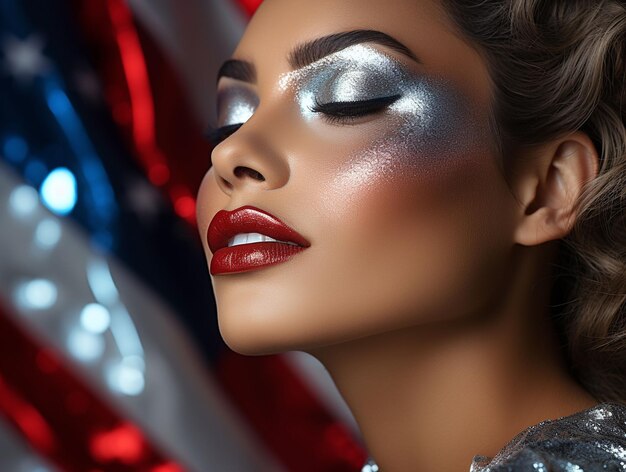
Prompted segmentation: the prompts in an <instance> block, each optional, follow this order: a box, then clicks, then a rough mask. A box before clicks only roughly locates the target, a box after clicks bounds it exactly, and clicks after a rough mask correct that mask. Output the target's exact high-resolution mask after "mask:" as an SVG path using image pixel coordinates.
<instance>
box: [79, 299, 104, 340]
mask: <svg viewBox="0 0 626 472" xmlns="http://www.w3.org/2000/svg"><path fill="white" fill-rule="evenodd" d="M80 324H81V325H82V327H83V328H84V329H85V331H88V332H90V333H94V334H102V333H104V332H105V331H106V330H107V329H109V326H110V325H111V313H110V312H109V310H107V308H106V307H104V306H102V305H100V304H99V303H89V304H87V305H85V307H84V308H83V309H82V311H81V313H80Z"/></svg>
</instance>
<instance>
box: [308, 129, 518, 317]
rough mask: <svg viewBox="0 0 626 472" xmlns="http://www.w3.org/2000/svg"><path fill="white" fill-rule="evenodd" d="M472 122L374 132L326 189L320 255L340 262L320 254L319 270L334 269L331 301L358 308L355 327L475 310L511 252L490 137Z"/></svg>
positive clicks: (501, 184) (503, 192) (502, 192)
mask: <svg viewBox="0 0 626 472" xmlns="http://www.w3.org/2000/svg"><path fill="white" fill-rule="evenodd" d="M485 122H486V120H485ZM470 123H472V121H469V120H468V121H467V122H465V121H463V122H461V121H458V122H457V123H456V124H455V123H452V121H451V120H450V121H447V122H445V123H441V124H440V126H441V127H440V128H438V129H433V128H432V127H431V128H428V129H424V128H420V127H419V126H416V127H415V128H414V129H411V128H409V126H408V125H407V126H405V127H403V126H394V127H391V128H387V129H386V130H385V131H384V132H379V133H378V134H375V133H371V136H372V137H374V139H370V140H363V141H362V146H360V147H359V148H358V151H357V152H352V153H351V154H349V157H348V158H347V159H345V160H344V161H343V162H342V163H341V164H340V165H338V166H337V167H335V169H334V175H333V177H332V178H330V179H329V180H327V181H326V183H325V185H324V187H323V189H322V190H323V191H322V195H323V199H322V205H323V207H324V212H323V213H325V214H326V215H332V216H331V218H329V221H327V222H326V225H325V226H326V228H327V233H328V234H332V235H333V237H332V238H330V240H329V241H328V244H330V245H332V249H331V250H329V251H327V252H326V254H328V255H330V254H334V255H335V256H336V257H338V261H339V263H337V260H335V261H333V260H332V259H331V258H330V257H328V258H327V257H326V256H321V257H322V258H323V261H322V262H321V263H320V266H324V265H327V266H331V265H332V266H333V267H334V271H332V272H331V273H333V274H334V275H333V276H332V277H333V278H334V279H335V280H334V281H333V282H332V284H334V285H336V286H340V287H344V289H342V290H341V291H338V292H337V293H335V296H336V297H338V298H341V297H343V296H347V297H350V298H352V299H357V298H359V297H360V299H361V300H363V306H361V307H359V309H358V310H357V311H358V313H359V315H358V316H359V323H360V324H364V323H366V321H365V319H364V317H366V315H365V314H366V313H368V314H369V315H371V317H372V320H371V322H372V323H373V324H376V323H383V324H386V323H403V322H409V320H413V321H414V320H415V318H414V317H415V316H416V312H422V313H423V314H422V315H421V316H428V315H426V312H430V313H431V314H432V316H441V313H442V311H444V310H446V311H449V312H451V313H452V312H455V313H458V311H459V309H460V307H459V306H456V307H453V306H450V305H446V303H447V302H448V301H449V300H455V299H456V300H463V299H464V300H466V301H467V299H470V298H471V299H473V300H476V301H477V303H478V300H479V298H480V297H479V296H478V295H474V296H473V297H472V296H470V294H471V293H472V292H473V291H476V290H482V291H483V292H485V290H487V288H488V286H489V279H490V278H493V277H495V274H496V269H495V266H494V264H495V263H496V261H497V260H498V258H500V260H502V259H503V255H502V252H500V250H502V251H504V250H506V249H505V248H506V246H507V241H506V237H507V235H506V231H508V229H507V224H506V222H504V221H503V219H506V212H507V211H508V210H507V207H506V204H503V202H505V201H506V198H504V197H505V195H506V186H505V185H504V181H503V180H502V179H501V178H500V175H499V172H498V169H497V166H496V162H495V159H494V156H493V154H492V152H491V150H490V146H489V145H488V144H487V143H488V140H487V139H486V136H487V133H486V132H485V130H483V129H481V128H480V126H478V125H470ZM473 123H481V121H480V120H474V121H473ZM431 124H434V123H433V122H432V121H431ZM413 131H415V132H413ZM329 226H330V227H329ZM329 272H330V271H326V273H327V274H328V273H329ZM345 287H351V288H350V289H347V288H345ZM355 292H359V293H360V295H355ZM453 294H455V295H458V297H456V296H451V295H453ZM464 295H466V296H464ZM335 300H337V298H335ZM467 308H469V307H467ZM390 313H396V314H397V316H400V317H404V318H402V320H404V321H402V320H400V319H398V318H397V317H395V318H394V316H393V315H392V316H390ZM420 319H421V320H422V321H423V320H424V318H420ZM379 328H380V329H382V327H379Z"/></svg>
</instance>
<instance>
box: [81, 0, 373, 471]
mask: <svg viewBox="0 0 626 472" xmlns="http://www.w3.org/2000/svg"><path fill="white" fill-rule="evenodd" d="M102 2H106V4H108V5H112V4H115V7H114V10H115V9H118V8H125V9H127V7H126V6H125V4H124V3H123V2H121V1H120V0H92V1H91V2H81V3H77V5H78V6H79V7H81V8H82V11H81V17H82V18H83V22H84V24H83V27H84V28H85V33H86V34H87V37H88V39H89V40H90V42H91V44H92V47H94V46H93V45H94V44H95V47H94V49H95V50H94V55H93V56H94V57H95V58H103V59H104V61H103V63H101V64H100V65H101V73H102V75H103V77H104V82H105V85H106V89H107V90H109V91H111V90H112V91H113V93H109V100H110V104H111V107H112V110H113V115H114V116H115V115H116V112H115V110H116V108H118V107H120V106H121V107H122V113H121V114H122V115H124V113H128V116H127V118H128V119H129V123H130V124H132V119H133V116H137V115H133V113H132V109H133V107H134V106H136V103H137V102H136V101H135V103H133V101H132V100H131V98H130V92H129V90H130V89H131V88H132V86H131V84H130V82H132V81H135V80H136V81H139V82H141V83H144V85H140V87H143V88H144V90H145V88H146V87H148V85H145V82H146V80H148V79H149V81H150V84H149V85H150V87H151V88H150V90H151V94H153V100H155V101H154V102H153V104H154V111H155V117H154V119H155V123H156V129H157V133H156V136H158V138H159V141H160V143H162V144H161V146H162V148H163V149H167V150H171V151H167V152H164V155H165V158H166V160H167V162H168V165H169V169H170V172H171V179H170V183H168V184H166V187H167V188H168V194H169V196H170V198H171V199H172V202H173V204H174V205H175V207H176V208H177V209H182V210H185V209H187V210H189V211H192V210H193V205H194V204H195V201H194V200H193V198H192V197H191V196H190V195H192V194H195V189H197V184H199V182H200V179H199V177H201V176H202V175H203V174H204V173H205V171H206V170H207V164H206V163H205V164H204V167H203V165H202V163H199V162H198V161H197V160H195V159H194V154H193V152H184V149H185V148H184V146H185V145H186V143H187V142H188V141H192V140H193V139H196V138H198V137H199V136H201V133H200V132H199V131H196V130H195V128H194V126H191V125H189V126H188V124H192V123H191V122H192V120H191V119H190V118H189V117H190V116H191V113H190V111H189V110H187V109H185V107H182V108H181V107H180V104H181V103H184V99H183V97H184V94H182V93H181V91H180V86H179V84H178V81H177V80H176V77H175V74H174V73H173V71H172V69H171V67H170V66H169V64H168V61H167V60H165V59H164V57H163V54H162V52H161V51H160V50H159V48H158V47H156V45H155V42H154V41H152V40H151V39H150V37H149V36H148V35H145V34H144V35H142V34H141V33H142V30H141V29H139V30H138V31H137V35H138V36H137V37H138V38H139V39H140V43H141V44H140V46H141V48H142V49H141V51H140V52H141V55H139V53H138V52H137V51H136V49H135V45H136V44H137V43H136V42H134V40H133V41H132V43H133V45H131V46H130V50H131V51H133V52H131V53H130V54H131V56H132V57H134V58H135V59H134V60H141V61H144V62H145V65H146V70H147V71H148V79H147V78H146V76H145V75H143V73H140V74H135V75H132V74H129V73H128V72H127V69H128V68H127V69H125V68H123V67H121V66H120V62H121V61H122V56H123V55H124V52H123V51H124V49H125V48H127V47H129V46H128V45H125V44H124V43H123V42H121V43H120V41H119V35H118V33H117V32H118V31H119V28H120V27H121V26H123V27H124V28H131V27H132V28H136V25H134V23H133V22H129V21H128V15H130V12H129V11H128V10H127V11H126V13H125V14H124V15H125V16H124V18H125V19H124V22H121V21H117V22H116V20H115V19H112V20H107V16H108V14H109V12H110V11H111V8H110V7H109V8H103V7H102V5H103V3H102ZM258 3H259V2H258V1H257V2H245V5H243V4H242V5H243V6H244V7H245V8H246V9H247V11H249V12H252V10H253V9H254V8H256V6H258ZM106 4H105V5H106ZM157 99H158V100H157ZM168 99H169V100H171V101H172V103H170V107H168V106H167V105H168V103H167V102H166V100H168ZM174 104H177V105H178V108H172V106H173V105H174ZM159 105H160V106H159ZM124 110H126V112H124ZM122 117H123V116H122ZM160 123H161V124H162V126H159V124H160ZM118 124H120V125H122V127H124V122H123V121H120V120H118ZM127 125H128V123H127ZM181 128H183V129H181ZM159 130H162V132H160V131H159ZM168 140H169V141H168ZM135 148H136V149H140V147H139V146H137V144H136V143H135ZM207 154H208V152H207ZM143 162H144V169H146V171H147V172H149V167H148V164H147V163H146V161H143ZM185 166H187V167H185ZM181 169H185V170H189V172H187V173H183V172H181ZM179 176H180V177H179ZM179 214H180V212H179ZM217 364H218V372H217V374H218V375H219V377H220V379H221V381H222V386H223V388H224V389H225V390H226V392H227V395H228V397H229V398H230V399H231V400H232V401H233V402H234V403H235V405H236V406H237V408H239V410H240V411H241V413H242V414H243V415H244V417H245V419H246V421H247V422H248V423H249V425H250V427H251V428H252V429H253V430H255V431H256V433H257V435H258V437H259V439H260V440H261V441H262V442H263V443H265V444H266V446H267V447H268V448H269V449H270V450H271V451H272V452H273V453H274V455H275V456H276V458H277V459H278V460H279V461H281V462H282V463H283V464H285V465H286V466H287V467H288V469H289V470H293V471H298V472H307V471H309V470H310V471H316V472H320V471H324V472H326V471H334V470H336V471H353V470H358V466H360V465H361V464H362V463H363V461H364V458H365V452H364V451H363V449H362V447H361V446H360V445H359V443H358V442H357V441H356V440H354V439H353V438H352V437H351V436H350V434H349V433H348V431H347V430H346V428H345V427H344V426H343V425H342V424H340V423H338V422H337V421H336V419H335V418H334V417H333V416H332V415H331V414H330V413H329V411H328V410H327V409H326V408H325V406H324V405H322V404H321V403H320V402H319V401H318V400H317V399H316V397H315V395H313V394H312V393H311V392H310V391H309V389H308V388H307V386H306V385H304V384H303V383H302V381H301V379H300V378H299V377H298V374H297V373H296V372H294V371H293V370H292V369H291V368H290V367H289V366H288V365H287V364H286V363H285V362H284V361H283V360H282V359H281V358H280V357H279V356H271V357H263V358H253V357H244V356H240V355H238V354H236V353H234V352H232V351H230V350H228V349H226V348H225V350H224V353H223V355H222V356H221V357H220V359H219V361H218V362H217Z"/></svg>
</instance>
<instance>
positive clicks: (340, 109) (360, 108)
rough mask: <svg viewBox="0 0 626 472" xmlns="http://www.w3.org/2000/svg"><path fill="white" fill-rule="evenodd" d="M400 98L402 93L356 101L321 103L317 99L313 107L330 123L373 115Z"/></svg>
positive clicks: (315, 111) (312, 109)
mask: <svg viewBox="0 0 626 472" xmlns="http://www.w3.org/2000/svg"><path fill="white" fill-rule="evenodd" d="M399 98H400V95H390V96H388V97H378V98H372V99H369V100H358V101H354V102H329V103H320V102H319V101H317V99H315V105H313V107H311V111H312V112H314V113H322V114H323V115H324V119H325V120H326V121H328V122H330V123H344V122H350V121H353V120H356V119H358V118H361V117H363V116H366V115H371V114H374V113H378V112H379V111H382V110H384V109H385V108H387V107H388V106H389V105H391V104H392V103H394V102H395V101H397V100H398V99H399Z"/></svg>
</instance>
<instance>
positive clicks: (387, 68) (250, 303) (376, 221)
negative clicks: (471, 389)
mask: <svg viewBox="0 0 626 472" xmlns="http://www.w3.org/2000/svg"><path fill="white" fill-rule="evenodd" d="M354 30H368V31H370V32H369V33H366V34H364V33H355V34H348V35H345V34H344V35H337V34H338V33H345V32H349V31H354ZM372 31H373V32H372ZM320 38H326V39H322V40H320ZM396 42H397V43H396ZM304 44H308V47H301V46H302V45H304ZM299 46H300V47H299ZM404 47H406V49H404ZM233 59H236V60H239V61H245V62H246V63H248V64H247V65H246V64H243V65H242V64H241V63H235V64H232V63H231V65H230V66H229V67H225V68H224V69H223V72H224V76H222V77H221V78H220V80H219V82H218V111H217V115H218V123H217V124H218V126H220V127H225V128H224V130H225V131H228V130H230V131H232V130H233V129H237V126H236V125H238V124H241V123H243V125H241V126H240V127H239V128H238V129H237V130H236V131H235V132H234V133H232V134H230V135H229V136H228V137H227V138H226V139H224V140H223V141H222V142H221V143H220V144H219V145H218V146H217V147H215V149H214V151H213V154H212V163H213V166H212V168H211V169H210V170H209V172H208V173H207V174H206V176H205V178H204V181H203V183H202V186H201V189H200V192H199V199H198V221H199V227H200V233H201V235H202V239H203V243H204V249H205V251H206V255H207V260H208V262H209V264H211V260H212V258H213V254H212V252H211V250H210V248H209V243H208V242H207V231H208V228H209V224H210V223H211V221H212V219H213V217H214V216H215V215H216V214H217V213H218V212H219V211H220V210H227V211H232V210H236V209H238V208H241V207H244V206H252V207H255V208H256V209H259V210H262V211H263V212H267V213H270V214H271V215H273V216H274V217H276V218H277V219H279V220H280V221H282V222H283V223H285V224H286V225H288V226H289V227H290V228H291V229H293V230H295V231H296V232H297V233H299V235H301V236H302V237H303V238H304V241H306V243H305V242H304V241H296V242H299V243H300V246H295V245H294V244H285V243H280V242H262V243H255V246H247V247H246V246H233V247H235V248H237V249H233V248H228V247H226V248H222V249H216V248H215V246H213V249H214V250H215V251H216V253H217V256H215V261H213V266H212V282H213V288H214V292H215V296H216V300H217V308H218V317H219V326H220V331H221V334H222V336H223V337H224V339H225V341H226V343H227V344H228V345H229V346H230V347H231V348H232V349H234V350H235V351H238V352H241V353H244V354H264V353H272V352H280V351H286V350H304V351H306V350H308V349H313V348H317V347H320V346H324V345H329V344H335V343H340V342H345V341H349V340H353V339H357V338H361V337H365V336H370V335H374V334H378V333H383V332H388V331H392V330H398V329H407V328H408V327H416V326H422V325H427V324H432V323H437V322H441V321H447V320H450V319H452V318H459V317H469V316H471V315H472V314H473V313H478V312H480V311H481V309H482V308H483V307H485V306H486V305H487V304H488V303H490V302H492V301H493V300H494V297H495V296H496V293H497V289H498V285H499V283H500V282H501V281H502V279H503V276H504V274H505V266H506V264H505V260H506V258H507V257H508V253H509V251H510V250H511V247H512V242H511V241H512V236H511V234H512V228H513V222H512V218H511V215H512V214H513V211H512V208H513V204H514V200H513V198H512V196H511V194H510V192H509V190H508V187H507V186H506V184H505V181H504V179H503V178H502V176H501V175H500V172H499V170H498V165H497V159H496V155H495V153H494V151H493V137H492V136H491V134H490V130H489V125H488V122H489V118H488V116H489V105H490V91H491V89H490V83H489V78H488V74H487V70H486V68H485V64H484V62H483V61H482V60H481V58H480V57H479V55H478V54H477V52H476V51H474V50H473V49H472V48H471V47H470V46H469V45H468V44H467V43H466V42H464V41H463V40H462V39H461V38H460V37H458V36H456V35H455V34H454V32H453V29H452V27H451V24H450V23H449V22H448V20H447V19H446V17H445V15H444V14H443V13H442V11H440V10H439V7H438V5H437V4H436V3H434V2H433V1H430V0H316V1H315V2H309V1H304V0H266V1H265V2H264V3H263V4H262V6H261V7H260V9H259V11H258V12H257V14H256V16H255V17H254V18H253V20H252V21H251V23H250V25H249V26H248V29H247V31H246V33H245V35H244V37H243V39H242V40H241V42H240V44H239V46H238V47H237V49H236V51H235V52H234V54H233ZM222 216H224V215H223V214H222ZM248 216H249V215H246V214H245V212H244V214H243V216H241V217H239V216H238V215H237V214H235V215H233V216H232V217H231V218H230V221H233V220H238V221H241V219H242V218H243V219H244V220H245V219H246V218H247V217H248ZM227 219H228V218H227ZM214 226H215V227H218V226H219V228H218V231H217V233H219V232H220V231H223V226H222V225H218V224H214ZM241 228H244V229H241ZM264 228H267V227H266V226H263V225H260V226H259V225H258V223H255V222H251V223H249V224H245V223H244V225H243V226H240V227H239V229H236V228H235V229H232V228H231V233H232V232H233V231H234V232H245V233H254V232H256V233H262V234H265V233H264ZM214 229H215V228H214ZM226 232H227V231H226ZM267 232H269V230H268V231H267ZM267 232H266V233H267ZM217 233H216V234H217ZM231 233H229V234H226V236H224V235H223V234H222V246H223V245H224V244H225V242H224V241H225V239H229V238H230V237H232V236H233V234H231ZM281 234H282V233H281ZM213 237H214V238H216V240H217V239H219V238H218V237H216V236H215V234H214V235H213ZM274 239H279V240H281V237H276V235H275V237H274ZM287 239H289V238H288V237H287V236H283V237H282V240H287ZM291 240H292V241H294V238H292V239H291ZM239 242H243V240H242V241H239ZM270 245H274V246H271V247H270ZM268 248H269V249H268ZM272 248H274V249H276V250H272ZM220 251H221V252H220ZM277 254H278V255H279V256H281V257H278V259H275V258H274V259H272V257H277V256H276V255H277ZM285 254H287V256H286V257H282V256H284V255H285ZM272 255H273V256H272ZM241 260H243V264H242V263H241ZM237 261H239V262H237ZM268 261H270V262H274V263H272V264H269V265H264V264H267V263H268Z"/></svg>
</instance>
